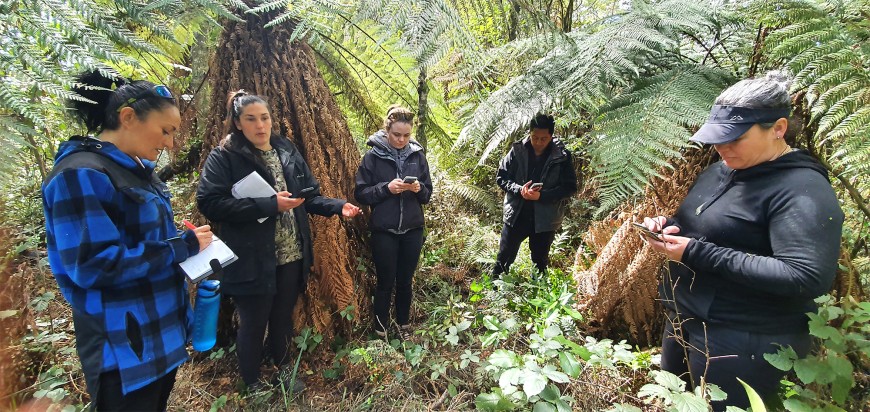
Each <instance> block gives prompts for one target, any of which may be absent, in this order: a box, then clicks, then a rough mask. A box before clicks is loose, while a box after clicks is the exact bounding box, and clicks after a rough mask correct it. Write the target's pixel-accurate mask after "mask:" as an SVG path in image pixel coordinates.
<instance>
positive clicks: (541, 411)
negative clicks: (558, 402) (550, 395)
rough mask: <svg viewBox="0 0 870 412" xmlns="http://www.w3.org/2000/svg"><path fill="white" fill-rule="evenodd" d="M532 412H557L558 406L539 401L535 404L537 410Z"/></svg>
mask: <svg viewBox="0 0 870 412" xmlns="http://www.w3.org/2000/svg"><path fill="white" fill-rule="evenodd" d="M532 412H556V406H554V405H553V404H551V403H549V402H545V401H538V402H535V408H534V409H532Z"/></svg>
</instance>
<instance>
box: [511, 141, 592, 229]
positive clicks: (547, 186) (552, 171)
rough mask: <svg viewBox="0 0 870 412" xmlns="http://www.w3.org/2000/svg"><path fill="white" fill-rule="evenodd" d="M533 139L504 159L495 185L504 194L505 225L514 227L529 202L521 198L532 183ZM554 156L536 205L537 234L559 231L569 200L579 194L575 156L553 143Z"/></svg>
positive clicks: (546, 167) (518, 145) (545, 170)
mask: <svg viewBox="0 0 870 412" xmlns="http://www.w3.org/2000/svg"><path fill="white" fill-rule="evenodd" d="M528 141H529V138H528V137H526V138H525V139H523V140H521V141H518V142H514V144H513V145H511V150H510V151H509V152H508V154H506V155H505V157H503V158H502V159H501V163H499V165H498V173H497V174H496V178H495V181H496V183H498V186H499V187H500V188H501V189H502V190H504V192H505V193H504V223H505V224H506V225H508V226H513V225H514V223H515V222H516V221H517V218H518V217H519V216H520V212H521V211H522V208H523V205H524V204H525V203H526V200H525V199H523V196H522V195H521V194H520V190H521V189H522V188H523V185H524V184H525V183H526V182H527V181H528V178H527V176H526V175H527V174H528V166H529V154H528V150H527V149H526V143H527V142H528ZM551 144H552V147H551V148H550V156H549V157H548V158H547V160H546V162H545V163H544V168H543V172H542V173H541V182H542V183H543V184H544V186H543V188H541V198H540V199H538V200H537V201H535V202H536V203H535V232H536V233H541V232H551V231H554V230H557V229H559V226H560V225H561V224H562V217H563V216H564V215H565V207H566V205H567V199H568V197H570V196H571V195H572V194H574V192H576V191H577V174H576V173H575V172H574V162H573V160H572V158H571V153H570V152H569V151H568V149H566V148H565V145H564V144H563V143H562V142H561V141H559V140H558V139H553V143H551Z"/></svg>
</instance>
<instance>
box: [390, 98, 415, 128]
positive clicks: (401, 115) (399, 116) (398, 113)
mask: <svg viewBox="0 0 870 412" xmlns="http://www.w3.org/2000/svg"><path fill="white" fill-rule="evenodd" d="M396 122H398V123H408V124H413V122H414V113H412V112H411V111H410V110H408V109H407V108H405V107H402V106H401V105H398V104H394V105H392V106H390V108H389V109H387V117H386V118H384V130H385V131H390V127H393V123H396Z"/></svg>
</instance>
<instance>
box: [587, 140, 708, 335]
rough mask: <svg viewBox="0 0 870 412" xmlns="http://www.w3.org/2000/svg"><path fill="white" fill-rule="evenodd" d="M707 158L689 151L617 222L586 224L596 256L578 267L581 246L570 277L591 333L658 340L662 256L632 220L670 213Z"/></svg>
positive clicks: (702, 154)
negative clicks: (669, 174) (641, 235)
mask: <svg viewBox="0 0 870 412" xmlns="http://www.w3.org/2000/svg"><path fill="white" fill-rule="evenodd" d="M711 158H712V156H711V153H710V151H704V152H701V151H698V150H692V151H690V152H688V153H687V155H686V156H685V159H684V160H682V159H681V160H678V161H677V164H675V165H674V166H675V168H674V170H673V172H672V174H671V176H669V177H668V178H667V179H663V180H659V179H655V180H654V181H653V182H652V183H651V185H650V189H648V190H647V192H646V195H645V199H644V200H643V201H642V202H641V203H640V204H639V205H636V206H634V207H626V208H625V209H624V210H623V212H622V213H620V215H619V218H618V219H617V221H616V223H614V220H612V219H606V220H604V221H601V222H598V223H596V224H593V225H592V226H591V227H590V228H589V232H588V235H587V238H586V243H587V244H589V246H590V247H591V248H592V249H593V250H594V251H596V252H597V253H598V258H597V259H596V260H595V263H594V264H593V265H592V267H591V268H588V269H584V268H582V267H581V265H582V262H583V261H584V259H583V254H582V251H583V248H580V250H578V252H577V256H576V258H575V263H574V267H575V275H574V276H575V278H576V279H577V283H578V285H579V286H580V294H581V295H582V297H581V302H580V304H581V306H582V307H583V308H584V309H585V310H586V311H587V312H588V313H589V314H590V316H591V318H590V319H589V324H590V325H591V326H592V327H593V330H594V331H595V332H598V333H600V334H602V335H606V336H611V337H619V338H627V339H629V340H631V341H632V342H634V343H638V344H642V345H651V344H654V343H655V342H658V340H659V339H660V335H661V326H662V316H661V304H660V303H659V302H658V300H657V299H658V289H657V285H658V274H659V270H660V269H661V267H662V265H663V264H664V263H665V258H664V257H663V256H662V255H660V254H658V253H656V252H654V251H653V250H652V249H651V248H650V247H649V246H646V245H645V244H644V243H643V241H642V240H641V239H640V237H638V236H637V233H636V232H635V231H634V230H632V228H631V222H632V221H634V220H635V219H639V218H641V217H643V216H658V215H664V216H670V215H672V214H673V213H674V212H675V211H676V210H677V207H678V206H679V204H680V202H682V200H683V198H684V197H685V196H686V193H687V192H688V190H689V186H691V184H692V182H694V181H695V178H696V177H697V175H698V173H699V172H700V171H701V170H702V169H703V168H704V167H706V166H707V165H708V164H709V163H710V159H711ZM665 173H667V172H665ZM614 226H615V227H616V231H615V233H614V232H613V230H614Z"/></svg>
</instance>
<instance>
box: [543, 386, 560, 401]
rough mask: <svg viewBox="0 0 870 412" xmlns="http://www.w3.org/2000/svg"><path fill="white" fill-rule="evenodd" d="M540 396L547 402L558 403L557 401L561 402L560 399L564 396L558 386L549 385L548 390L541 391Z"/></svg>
mask: <svg viewBox="0 0 870 412" xmlns="http://www.w3.org/2000/svg"><path fill="white" fill-rule="evenodd" d="M538 396H540V397H541V399H543V400H545V401H547V402H552V403H556V401H558V400H559V397H560V396H562V394H561V393H560V392H559V387H558V386H556V385H553V384H549V385H547V387H546V388H544V390H542V391H541V393H539V394H538Z"/></svg>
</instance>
